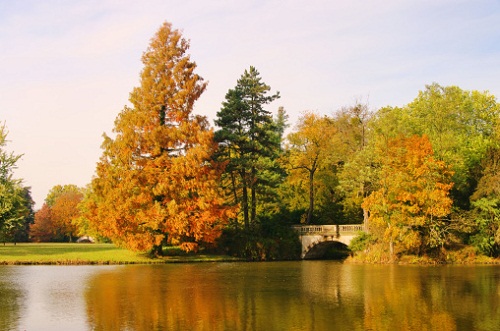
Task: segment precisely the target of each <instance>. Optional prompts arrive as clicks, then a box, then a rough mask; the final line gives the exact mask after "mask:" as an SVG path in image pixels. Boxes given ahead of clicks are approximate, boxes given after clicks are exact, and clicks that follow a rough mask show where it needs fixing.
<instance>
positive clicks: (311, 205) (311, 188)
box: [307, 170, 314, 224]
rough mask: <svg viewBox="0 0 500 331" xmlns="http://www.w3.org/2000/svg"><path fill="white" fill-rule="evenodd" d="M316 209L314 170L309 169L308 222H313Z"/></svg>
mask: <svg viewBox="0 0 500 331" xmlns="http://www.w3.org/2000/svg"><path fill="white" fill-rule="evenodd" d="M313 211H314V170H310V171H309V210H308V211H307V224H311V221H312V216H313Z"/></svg>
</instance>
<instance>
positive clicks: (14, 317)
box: [0, 266, 24, 330]
mask: <svg viewBox="0 0 500 331" xmlns="http://www.w3.org/2000/svg"><path fill="white" fill-rule="evenodd" d="M14 273H15V272H14V269H13V268H11V267H1V266H0V330H16V329H18V327H19V320H20V315H21V314H20V310H21V303H22V301H23V299H24V293H23V291H22V290H21V289H19V287H18V285H17V284H15V283H13V282H12V280H14V279H16V275H14Z"/></svg>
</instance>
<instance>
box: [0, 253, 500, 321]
mask: <svg viewBox="0 0 500 331" xmlns="http://www.w3.org/2000/svg"><path fill="white" fill-rule="evenodd" d="M499 329H500V266H452V267H450V266H447V267H415V266H373V265H344V264H340V263H336V262H330V261H301V262H277V263H200V264H169V265H154V266H152V265H136V266H130V265H129V266H0V330H148V331H149V330H415V331H417V330H418V331H420V330H492V331H493V330H495V331H496V330H499Z"/></svg>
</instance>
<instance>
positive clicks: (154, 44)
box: [83, 23, 230, 253]
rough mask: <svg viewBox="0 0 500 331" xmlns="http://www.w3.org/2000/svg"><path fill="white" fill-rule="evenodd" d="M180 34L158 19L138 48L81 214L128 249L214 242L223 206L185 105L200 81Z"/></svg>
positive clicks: (208, 151)
mask: <svg viewBox="0 0 500 331" xmlns="http://www.w3.org/2000/svg"><path fill="white" fill-rule="evenodd" d="M188 48H189V42H188V40H186V39H184V38H183V37H182V36H181V33H180V32H179V31H178V30H174V29H172V26H171V24H170V23H164V24H163V25H162V26H161V28H160V29H159V30H158V32H157V33H156V35H155V36H154V37H153V38H152V39H151V43H150V45H149V47H148V49H147V50H146V52H145V53H144V54H143V56H142V62H143V64H144V68H143V70H142V72H141V77H140V86H139V87H136V88H134V89H133V91H132V92H131V94H130V99H129V101H130V103H131V106H130V107H129V106H126V107H125V108H124V109H123V111H122V112H121V113H120V114H119V115H118V117H117V119H116V121H115V127H114V129H113V131H114V133H115V137H114V138H112V137H109V136H106V135H105V136H104V143H103V146H102V147H103V150H104V151H103V155H102V157H101V159H100V162H99V163H98V165H97V169H96V177H95V178H94V180H93V181H92V185H91V193H90V194H89V196H88V198H87V199H86V201H85V206H84V208H83V209H84V210H86V211H87V215H85V217H86V218H87V219H88V220H89V223H90V225H91V226H93V227H94V228H96V230H98V232H99V233H100V234H101V235H103V236H105V237H109V238H111V239H112V240H113V241H114V242H115V243H118V244H122V245H124V246H126V247H128V248H131V249H134V250H150V249H153V251H154V252H155V253H161V246H162V244H163V243H165V242H169V243H173V244H180V245H181V247H182V248H183V249H185V250H197V249H198V246H199V245H200V244H203V245H209V244H213V243H214V242H215V239H216V238H217V237H218V236H219V234H220V232H221V229H222V227H223V226H224V224H225V223H226V220H227V217H228V215H229V214H230V209H229V208H228V207H226V206H225V205H224V203H223V199H222V198H221V195H220V192H219V189H218V187H219V186H218V181H219V177H220V173H221V171H222V167H221V165H220V164H218V163H216V162H214V161H212V158H211V156H212V153H213V151H214V149H215V148H216V145H215V143H214V141H213V133H212V131H211V130H210V129H209V125H208V122H207V120H206V118H205V117H202V116H196V115H194V114H193V113H192V110H193V105H194V103H195V101H196V100H197V99H198V98H199V97H200V95H201V94H202V93H203V91H204V90H205V88H206V82H204V81H203V78H202V77H200V76H199V75H198V74H196V73H195V69H196V63H195V62H193V61H191V59H190V56H189V54H188V53H187V50H188Z"/></svg>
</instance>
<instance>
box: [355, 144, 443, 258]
mask: <svg viewBox="0 0 500 331" xmlns="http://www.w3.org/2000/svg"><path fill="white" fill-rule="evenodd" d="M378 153H379V154H378V155H379V158H378V161H379V162H380V172H379V181H378V189H377V190H375V191H373V192H372V193H371V194H370V195H369V196H368V197H367V198H366V199H365V200H364V202H363V207H364V208H366V209H367V210H368V211H369V215H370V216H369V228H370V230H371V231H373V232H374V233H375V234H378V236H379V237H381V238H383V241H384V242H386V243H388V244H389V249H390V253H391V255H394V254H395V253H396V248H398V249H399V251H409V252H420V251H419V250H420V249H425V248H436V247H440V246H443V244H444V239H445V235H446V221H445V218H446V216H448V215H449V214H450V213H451V207H452V203H453V201H452V199H451V198H450V196H449V193H450V190H451V188H452V187H453V183H452V182H451V177H452V175H453V172H452V171H451V170H450V167H449V166H448V165H446V164H445V163H444V162H443V161H439V160H437V159H436V158H435V157H434V152H433V150H432V146H431V144H430V142H429V139H428V138H427V136H412V137H409V138H407V137H404V136H398V137H397V138H393V139H389V140H387V141H385V142H381V143H380V145H379V147H378ZM396 246H397V247H396Z"/></svg>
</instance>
